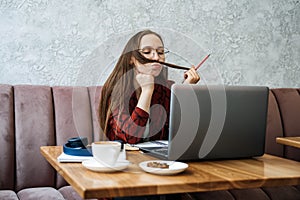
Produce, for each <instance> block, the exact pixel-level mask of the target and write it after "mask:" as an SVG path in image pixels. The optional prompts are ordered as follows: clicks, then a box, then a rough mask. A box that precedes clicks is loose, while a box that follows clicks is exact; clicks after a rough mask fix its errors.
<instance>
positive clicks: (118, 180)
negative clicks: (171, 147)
mask: <svg viewBox="0 0 300 200" xmlns="http://www.w3.org/2000/svg"><path fill="white" fill-rule="evenodd" d="M61 152H62V147H61V146H43V147H41V153H42V155H43V156H44V157H45V158H46V159H47V161H48V162H49V163H50V164H51V165H52V166H53V167H54V168H55V169H56V170H57V171H58V172H59V173H60V174H61V175H62V176H63V177H64V178H65V180H66V181H67V182H68V183H69V184H70V185H72V186H73V187H74V189H75V190H76V191H77V192H78V194H79V195H80V196H81V197H82V198H100V197H117V196H133V195H136V196H139V195H154V194H172V193H184V192H201V191H212V190H225V189H234V188H254V187H261V186H280V185H299V184H300V162H296V161H292V160H287V159H283V158H279V157H275V156H271V155H264V156H262V157H257V158H252V159H241V160H223V161H199V162H188V164H189V168H188V169H187V170H186V171H184V172H183V173H181V174H177V175H172V176H160V175H154V174H149V173H146V172H144V171H142V170H141V169H140V168H139V167H138V163H140V162H142V161H145V160H150V159H153V157H151V156H149V155H145V154H141V153H140V152H138V151H127V159H128V160H129V161H130V162H132V164H131V165H130V166H129V167H128V168H127V169H126V170H124V171H121V172H114V173H100V172H93V171H90V170H88V169H86V168H84V167H83V166H82V164H81V163H59V162H58V161H57V157H58V156H59V155H60V154H61Z"/></svg>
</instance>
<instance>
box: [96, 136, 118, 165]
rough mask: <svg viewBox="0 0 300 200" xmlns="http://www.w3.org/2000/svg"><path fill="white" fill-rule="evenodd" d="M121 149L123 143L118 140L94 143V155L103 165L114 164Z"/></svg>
mask: <svg viewBox="0 0 300 200" xmlns="http://www.w3.org/2000/svg"><path fill="white" fill-rule="evenodd" d="M120 151H121V143H120V142H116V141H99V142H94V143H92V152H93V157H94V158H95V159H96V160H97V161H98V162H100V163H101V164H103V165H106V166H114V164H115V163H116V161H117V160H118V157H119V155H120Z"/></svg>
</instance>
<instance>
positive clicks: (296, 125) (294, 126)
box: [266, 88, 300, 161]
mask: <svg viewBox="0 0 300 200" xmlns="http://www.w3.org/2000/svg"><path fill="white" fill-rule="evenodd" d="M291 136H300V89H299V88H298V89H297V88H277V89H271V90H270V92H269V106H268V120H267V133H266V153H269V154H273V155H277V156H281V157H285V158H289V159H293V160H297V161H300V149H298V148H295V147H289V146H285V145H281V144H277V143H276V137H291Z"/></svg>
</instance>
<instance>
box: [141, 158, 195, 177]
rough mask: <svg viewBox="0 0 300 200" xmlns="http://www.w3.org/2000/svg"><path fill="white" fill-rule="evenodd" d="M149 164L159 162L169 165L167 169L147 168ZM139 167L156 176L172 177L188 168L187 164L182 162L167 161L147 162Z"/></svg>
mask: <svg viewBox="0 0 300 200" xmlns="http://www.w3.org/2000/svg"><path fill="white" fill-rule="evenodd" d="M149 162H160V163H166V164H168V165H169V168H154V167H147V163H149ZM139 166H140V167H141V168H142V169H143V170H144V171H146V172H149V173H152V174H158V175H173V174H178V173H180V172H183V171H184V170H185V169H187V168H188V167H189V165H188V164H186V163H183V162H176V161H167V160H149V161H145V162H141V163H140V164H139Z"/></svg>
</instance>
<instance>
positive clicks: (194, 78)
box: [183, 66, 200, 84]
mask: <svg viewBox="0 0 300 200" xmlns="http://www.w3.org/2000/svg"><path fill="white" fill-rule="evenodd" d="M184 79H185V80H184V81H183V83H184V84H195V83H198V81H199V80H200V76H199V74H198V73H197V71H196V69H195V66H192V67H191V68H190V70H189V71H187V72H185V73H184Z"/></svg>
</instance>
